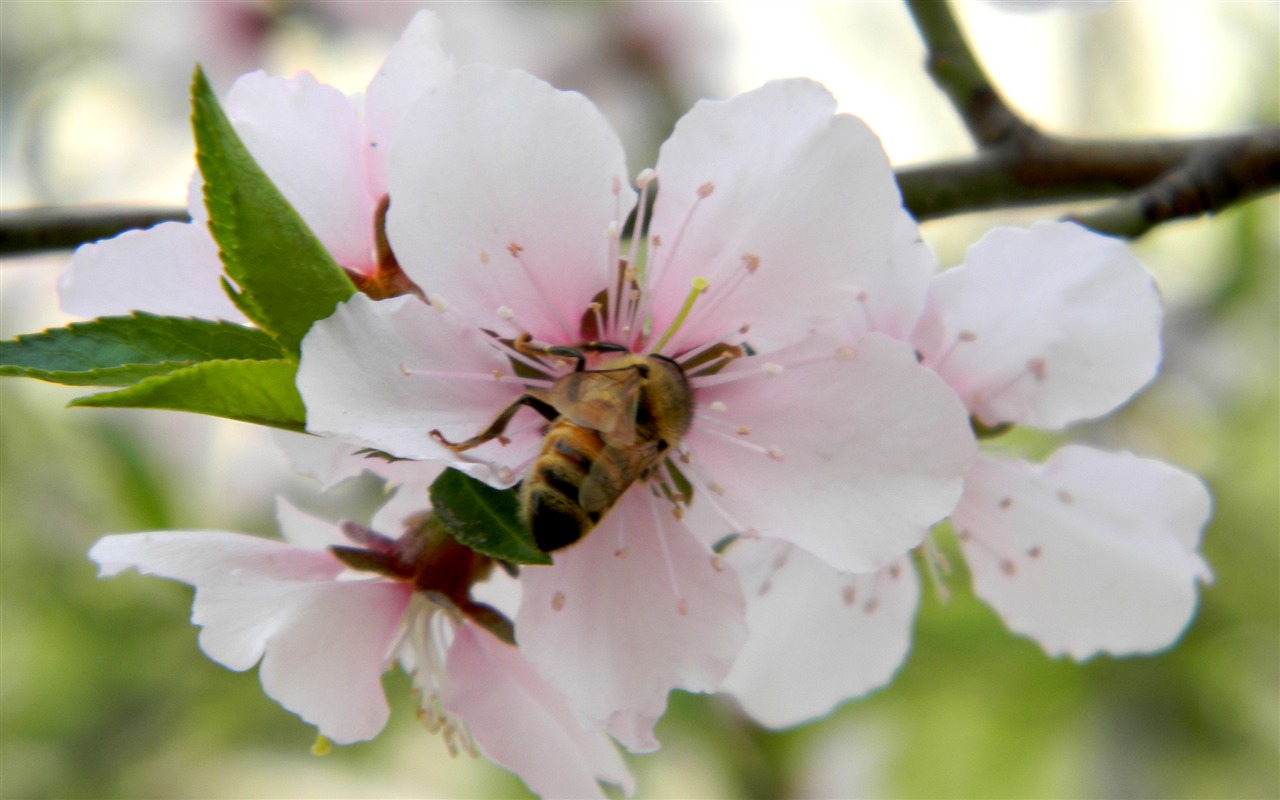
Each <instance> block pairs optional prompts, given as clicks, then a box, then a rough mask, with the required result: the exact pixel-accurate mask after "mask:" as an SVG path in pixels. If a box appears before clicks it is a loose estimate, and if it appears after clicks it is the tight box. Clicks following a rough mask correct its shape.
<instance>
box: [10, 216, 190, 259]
mask: <svg viewBox="0 0 1280 800" xmlns="http://www.w3.org/2000/svg"><path fill="white" fill-rule="evenodd" d="M190 219H191V218H190V217H189V216H187V212H186V210H185V209H180V208H163V209H156V208H137V209H133V208H94V207H81V208H47V207H46V208H24V209H15V210H3V211H0V255H7V256H8V255H20V254H23V253H35V252H40V251H44V250H70V249H72V248H74V247H77V246H79V245H81V244H83V243H85V242H92V241H96V240H98V239H109V238H111V237H112V236H115V235H116V234H119V233H120V232H122V231H127V230H129V229H131V228H150V227H151V226H153V225H159V224H160V223H161V222H169V221H177V222H189V221H190Z"/></svg>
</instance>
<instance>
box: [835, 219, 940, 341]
mask: <svg viewBox="0 0 1280 800" xmlns="http://www.w3.org/2000/svg"><path fill="white" fill-rule="evenodd" d="M892 245H893V249H892V251H891V253H890V257H889V263H888V264H886V265H885V268H884V269H880V270H875V271H873V272H871V273H870V274H869V275H868V276H867V279H866V282H865V284H864V286H863V288H862V290H861V291H859V292H858V297H857V308H858V312H855V313H853V314H849V315H848V317H849V318H850V320H851V325H850V332H851V333H853V334H854V335H857V334H861V333H865V332H868V331H878V332H880V333H883V334H884V335H886V336H889V337H891V338H893V339H897V340H899V341H902V342H909V341H911V334H912V332H913V331H914V330H915V327H916V323H917V322H918V321H919V320H920V314H921V312H922V311H923V310H924V304H925V298H927V297H928V295H929V284H930V282H931V281H932V280H933V277H934V276H935V275H937V273H938V259H937V258H936V257H935V256H934V254H933V250H932V249H930V248H929V245H928V244H926V243H925V241H924V239H923V238H922V237H921V235H920V226H919V225H917V224H916V221H915V220H914V219H912V217H911V215H910V214H908V213H907V212H906V211H903V212H902V213H901V214H899V215H898V221H897V224H896V225H895V226H894V229H893V243H892Z"/></svg>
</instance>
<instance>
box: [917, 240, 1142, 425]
mask: <svg viewBox="0 0 1280 800" xmlns="http://www.w3.org/2000/svg"><path fill="white" fill-rule="evenodd" d="M1161 317H1162V310H1161V305H1160V293H1159V291H1158V290H1157V289H1156V285H1155V282H1154V280H1153V279H1152V277H1151V274H1150V273H1148V272H1147V270H1146V268H1144V267H1143V266H1142V264H1141V263H1140V262H1139V261H1138V260H1137V259H1136V258H1134V256H1133V254H1132V253H1131V252H1130V251H1129V248H1128V247H1127V246H1126V245H1125V243H1124V242H1121V241H1119V240H1117V239H1112V238H1110V237H1106V236H1101V235H1099V234H1096V233H1093V232H1092V231H1088V230H1085V229H1084V228H1082V227H1080V226H1079V225H1076V224H1074V223H1070V222H1041V223H1038V224H1036V225H1035V226H1033V227H1032V228H1030V229H1029V230H1019V229H1014V228H996V229H994V230H992V231H991V232H989V233H988V234H987V235H986V236H984V237H983V238H982V239H981V240H980V241H979V242H978V243H977V244H975V245H974V246H973V247H971V248H969V253H968V256H967V258H966V263H965V264H964V265H962V266H960V267H957V268H955V269H952V270H948V271H947V272H944V273H942V274H941V275H939V276H938V278H937V279H936V280H934V283H933V287H932V290H931V294H930V298H929V303H928V306H927V307H926V310H925V314H924V317H923V318H922V320H921V324H920V327H919V329H918V330H917V331H916V334H915V337H914V341H915V344H916V347H917V349H919V350H920V351H921V353H923V354H924V363H925V364H926V365H928V366H930V367H932V368H933V369H935V370H937V371H938V373H939V374H940V375H942V377H943V378H944V379H945V380H946V381H947V383H949V384H950V385H951V386H952V388H954V389H955V390H956V392H957V393H958V394H959V395H960V397H961V399H963V400H964V402H965V404H966V405H967V406H968V407H969V410H970V411H971V412H973V413H974V414H975V415H976V416H977V417H978V418H979V419H980V420H982V422H984V423H986V424H987V425H996V424H999V423H1002V422H1015V423H1021V424H1025V425H1035V426H1038V427H1042V428H1061V427H1064V426H1066V425H1068V424H1070V423H1072V422H1075V421H1077V420H1081V419H1090V418H1093V417H1097V416H1100V415H1102V414H1105V413H1107V412H1108V411H1111V410H1112V409H1114V408H1115V407H1116V406H1118V405H1120V404H1121V403H1123V402H1125V401H1126V400H1128V399H1129V397H1130V396H1132V395H1133V394H1134V392H1136V391H1138V389H1140V388H1141V387H1142V386H1143V385H1144V384H1146V383H1147V381H1149V380H1151V378H1152V376H1154V375H1155V373H1156V368H1157V367H1158V365H1159V363H1160V323H1161Z"/></svg>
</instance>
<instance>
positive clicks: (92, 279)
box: [58, 222, 248, 322]
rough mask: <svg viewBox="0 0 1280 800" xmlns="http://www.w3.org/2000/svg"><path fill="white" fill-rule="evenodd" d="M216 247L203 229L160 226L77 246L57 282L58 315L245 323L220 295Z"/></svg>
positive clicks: (224, 295)
mask: <svg viewBox="0 0 1280 800" xmlns="http://www.w3.org/2000/svg"><path fill="white" fill-rule="evenodd" d="M221 275H222V262H220V261H219V260H218V246H217V245H216V244H214V242H213V237H212V236H210V235H209V231H208V229H207V228H205V227H204V226H203V225H195V224H193V223H185V222H163V223H161V224H159V225H157V226H155V227H154V228H151V229H149V230H145V231H125V232H124V233H122V234H120V235H119V236H117V237H115V238H114V239H105V240H103V241H101V242H93V243H91V244H86V245H81V246H80V248H78V249H77V250H76V252H75V255H74V256H72V258H71V265H70V266H69V267H68V268H67V271H66V272H64V273H63V274H62V275H61V277H59V279H58V295H59V296H60V297H61V300H62V310H63V311H65V312H67V313H68V314H74V315H75V316H78V317H105V316H123V315H127V314H131V313H133V312H134V311H146V312H148V313H151V314H161V315H166V316H175V317H201V318H204V319H225V320H231V321H233V322H247V321H248V320H247V319H246V318H245V316H244V314H242V313H240V310H239V309H238V308H236V307H235V305H234V304H233V303H232V302H231V298H229V297H227V293H226V292H224V291H223V290H222V285H221V283H220V282H219V277H220V276H221Z"/></svg>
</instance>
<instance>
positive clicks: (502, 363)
mask: <svg viewBox="0 0 1280 800" xmlns="http://www.w3.org/2000/svg"><path fill="white" fill-rule="evenodd" d="M439 309H440V307H439V306H428V305H426V304H424V303H422V302H421V301H420V300H418V299H417V298H415V297H411V296H404V297H397V298H393V299H390V300H382V301H374V300H370V299H369V298H368V297H365V296H364V295H359V294H357V295H355V296H353V297H352V298H351V299H350V300H348V301H347V302H346V303H343V304H342V305H341V306H339V307H338V310H337V311H336V312H334V314H333V316H331V317H329V318H328V319H325V320H321V321H320V322H318V323H316V324H315V326H314V327H313V328H312V329H311V331H310V332H309V333H308V334H307V336H306V338H305V339H304V340H303V342H302V360H301V362H300V363H299V366H298V390H299V392H301V394H302V399H303V402H304V403H306V406H307V429H308V430H309V431H311V432H312V433H315V434H318V435H321V436H334V437H338V438H340V439H342V440H343V441H346V442H349V443H352V444H356V445H357V446H361V447H373V448H376V449H378V450H383V451H385V452H388V453H391V454H393V455H396V456H399V457H401V458H411V459H435V460H443V461H447V462H449V463H451V465H452V466H455V467H457V468H458V469H461V470H463V471H466V472H469V473H471V474H473V475H475V476H476V477H482V478H485V479H489V480H494V481H495V482H501V481H499V480H498V478H496V477H495V476H494V475H493V474H491V470H490V469H489V466H488V462H487V460H492V461H495V462H498V463H502V464H505V465H507V466H514V465H518V464H520V463H522V462H524V461H526V460H528V459H530V458H532V457H533V456H534V455H535V454H536V453H537V450H538V447H539V444H540V442H541V440H542V435H541V432H540V430H539V428H540V426H541V424H542V423H544V422H545V420H543V418H542V417H540V416H538V415H537V414H535V413H534V412H533V411H529V410H525V411H522V412H521V415H519V416H517V417H516V419H515V420H514V421H513V422H512V425H511V428H510V429H509V431H508V436H509V438H510V439H511V440H512V444H511V445H510V446H506V447H504V446H502V445H501V444H500V443H499V442H497V441H496V440H495V441H493V442H490V443H488V444H485V445H483V446H481V447H478V448H476V449H475V450H472V451H469V452H468V453H466V454H464V456H461V457H460V456H457V455H455V454H454V453H453V452H452V451H450V450H449V449H448V448H446V447H444V446H443V445H441V444H440V443H439V442H438V441H436V440H435V439H434V438H432V436H431V431H432V430H433V429H436V428H439V429H440V430H441V431H442V432H443V434H444V435H445V436H447V437H448V438H449V439H450V440H452V441H455V442H456V441H462V440H464V439H467V438H469V437H471V436H473V435H475V434H477V433H479V432H480V431H481V430H483V429H484V428H485V427H487V426H488V425H489V423H490V422H491V421H492V420H493V418H494V416H496V415H497V413H498V412H499V411H500V410H501V409H502V408H503V407H505V406H506V405H507V404H508V403H510V402H511V401H512V400H514V399H515V398H516V397H518V396H519V395H520V393H521V391H522V387H521V386H520V385H519V384H517V383H503V382H499V381H497V380H495V379H494V377H493V376H494V373H499V374H502V375H509V374H510V372H511V364H510V362H509V361H507V359H506V358H505V357H503V356H502V355H501V354H500V353H499V352H498V351H496V350H494V349H493V348H492V347H491V346H490V345H489V344H488V340H487V337H486V336H485V334H483V333H481V332H479V331H477V330H475V329H473V328H470V327H468V326H466V325H464V324H462V323H459V322H458V321H457V319H456V318H455V317H454V316H453V315H452V314H449V313H445V312H442V311H440V310H439ZM415 373H416V374H415ZM524 420H527V422H525V421H524ZM535 420H536V421H535ZM518 478H519V476H518V475H516V474H512V475H509V476H507V477H506V479H505V483H507V484H508V485H509V484H511V483H513V482H514V481H515V480H517V479H518Z"/></svg>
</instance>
